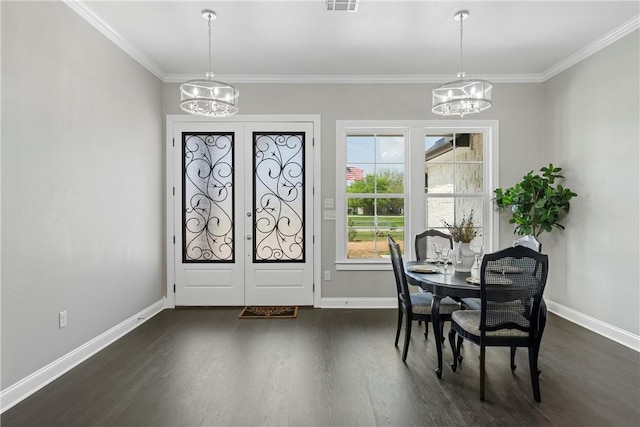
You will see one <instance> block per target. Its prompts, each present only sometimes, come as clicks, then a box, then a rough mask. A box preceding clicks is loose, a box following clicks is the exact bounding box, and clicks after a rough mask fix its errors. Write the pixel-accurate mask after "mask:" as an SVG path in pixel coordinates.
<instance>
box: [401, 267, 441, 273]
mask: <svg viewBox="0 0 640 427" xmlns="http://www.w3.org/2000/svg"><path fill="white" fill-rule="evenodd" d="M407 270H409V271H413V272H414V273H421V274H435V273H440V270H438V269H437V268H435V267H431V266H430V265H412V266H411V267H408V268H407Z"/></svg>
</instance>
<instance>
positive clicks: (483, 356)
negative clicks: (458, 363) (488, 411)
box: [480, 345, 485, 400]
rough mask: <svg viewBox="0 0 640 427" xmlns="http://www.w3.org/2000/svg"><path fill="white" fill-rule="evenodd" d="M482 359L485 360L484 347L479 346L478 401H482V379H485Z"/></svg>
mask: <svg viewBox="0 0 640 427" xmlns="http://www.w3.org/2000/svg"><path fill="white" fill-rule="evenodd" d="M484 359H485V347H484V345H481V346H480V400H484V377H485V368H484Z"/></svg>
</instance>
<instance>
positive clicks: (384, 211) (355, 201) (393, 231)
mask: <svg viewBox="0 0 640 427" xmlns="http://www.w3.org/2000/svg"><path fill="white" fill-rule="evenodd" d="M346 142H347V169H346V174H345V177H346V193H347V194H346V197H347V203H346V207H347V230H346V231H347V239H346V241H347V258H349V259H375V258H381V257H384V256H388V254H389V248H388V245H387V240H386V236H387V234H390V235H391V236H392V237H393V238H394V239H395V240H396V241H397V242H399V243H400V245H401V246H402V243H403V240H404V187H405V182H404V181H405V164H404V160H405V158H404V157H405V156H404V150H405V148H404V144H405V138H404V136H403V135H377V134H373V135H348V136H347V141H346Z"/></svg>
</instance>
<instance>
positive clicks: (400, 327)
mask: <svg viewBox="0 0 640 427" xmlns="http://www.w3.org/2000/svg"><path fill="white" fill-rule="evenodd" d="M401 329H402V310H400V309H398V328H397V329H396V343H395V346H396V347H397V346H398V340H399V339H400V330H401Z"/></svg>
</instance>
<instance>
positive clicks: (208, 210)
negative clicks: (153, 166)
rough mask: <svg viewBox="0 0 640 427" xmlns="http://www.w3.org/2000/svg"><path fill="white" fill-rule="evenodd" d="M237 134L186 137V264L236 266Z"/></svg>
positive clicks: (198, 134)
mask: <svg viewBox="0 0 640 427" xmlns="http://www.w3.org/2000/svg"><path fill="white" fill-rule="evenodd" d="M233 143H234V135H233V133H214V132H208V133H196V132H193V133H183V134H182V149H183V156H182V162H183V164H182V166H183V174H184V176H183V180H182V181H183V188H182V222H183V227H182V229H183V235H182V237H183V238H182V243H183V248H182V259H183V262H193V263H214V262H234V257H235V245H234V242H235V239H234V224H233V218H234V203H233V201H234V192H235V187H234V172H233Z"/></svg>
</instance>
